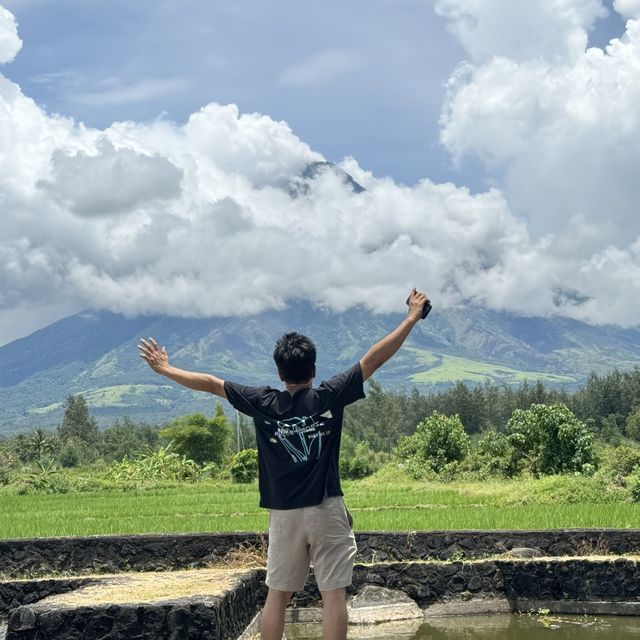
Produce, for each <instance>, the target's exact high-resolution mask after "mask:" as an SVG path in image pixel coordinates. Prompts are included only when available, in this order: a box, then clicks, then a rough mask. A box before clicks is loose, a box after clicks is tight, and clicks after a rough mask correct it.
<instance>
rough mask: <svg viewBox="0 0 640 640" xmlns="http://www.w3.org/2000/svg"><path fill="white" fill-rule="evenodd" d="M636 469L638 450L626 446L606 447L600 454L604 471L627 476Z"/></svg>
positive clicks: (639, 465) (639, 458)
mask: <svg viewBox="0 0 640 640" xmlns="http://www.w3.org/2000/svg"><path fill="white" fill-rule="evenodd" d="M636 468H640V449H637V448H634V447H627V446H620V447H607V448H606V449H604V451H603V452H602V469H603V470H604V471H609V472H610V473H612V474H614V475H616V474H619V475H622V476H628V475H629V474H630V473H633V471H634V469H636Z"/></svg>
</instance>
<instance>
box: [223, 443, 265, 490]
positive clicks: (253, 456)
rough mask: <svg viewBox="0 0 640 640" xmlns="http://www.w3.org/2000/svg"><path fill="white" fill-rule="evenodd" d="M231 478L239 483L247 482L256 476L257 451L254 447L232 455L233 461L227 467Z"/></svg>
mask: <svg viewBox="0 0 640 640" xmlns="http://www.w3.org/2000/svg"><path fill="white" fill-rule="evenodd" d="M229 472H230V473H231V479H232V480H233V481H234V482H239V483H241V484H249V483H251V482H253V481H254V480H255V479H256V478H257V477H258V451H257V450H256V449H244V451H239V452H238V453H236V455H235V456H233V462H232V463H231V468H230V469H229Z"/></svg>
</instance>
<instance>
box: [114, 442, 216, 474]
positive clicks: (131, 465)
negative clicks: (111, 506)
mask: <svg viewBox="0 0 640 640" xmlns="http://www.w3.org/2000/svg"><path fill="white" fill-rule="evenodd" d="M217 469H218V467H217V466H216V465H215V464H210V465H206V466H204V467H203V466H200V465H199V464H197V463H196V462H194V461H193V460H189V459H188V458H186V457H185V456H181V455H179V454H177V453H175V452H173V451H171V445H169V446H167V447H160V449H158V450H157V451H151V452H149V453H142V454H139V455H138V457H137V458H135V459H134V460H129V459H128V458H125V459H124V460H121V461H120V462H114V463H113V464H112V465H111V467H110V468H109V473H108V478H109V479H110V480H115V481H118V482H120V481H143V482H144V481H158V480H172V481H180V480H187V481H191V482H195V481H197V480H201V479H202V478H203V477H205V476H207V475H209V476H210V475H211V474H212V473H215V472H216V471H217Z"/></svg>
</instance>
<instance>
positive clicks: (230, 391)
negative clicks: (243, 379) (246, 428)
mask: <svg viewBox="0 0 640 640" xmlns="http://www.w3.org/2000/svg"><path fill="white" fill-rule="evenodd" d="M268 390H269V388H268V387H248V386H246V385H244V384H237V383H236V382H229V381H228V380H225V383H224V392H225V393H226V394H227V400H228V401H229V402H230V403H231V406H232V407H233V408H234V409H237V410H238V411H240V413H244V414H246V415H248V416H251V417H253V416H254V415H255V414H256V413H257V412H258V411H259V409H260V408H261V407H262V397H263V395H264V394H265V392H266V391H268Z"/></svg>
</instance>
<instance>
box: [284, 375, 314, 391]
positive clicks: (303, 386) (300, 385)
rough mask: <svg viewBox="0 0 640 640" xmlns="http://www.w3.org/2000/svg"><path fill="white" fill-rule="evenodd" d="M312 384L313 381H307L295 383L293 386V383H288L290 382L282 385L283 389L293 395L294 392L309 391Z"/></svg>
mask: <svg viewBox="0 0 640 640" xmlns="http://www.w3.org/2000/svg"><path fill="white" fill-rule="evenodd" d="M312 383H313V379H311V380H307V381H306V382H298V383H295V384H294V383H290V382H285V383H284V388H285V389H286V390H287V391H288V392H289V393H290V394H291V395H293V394H294V393H295V392H296V391H299V390H300V389H310V388H311V384H312Z"/></svg>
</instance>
